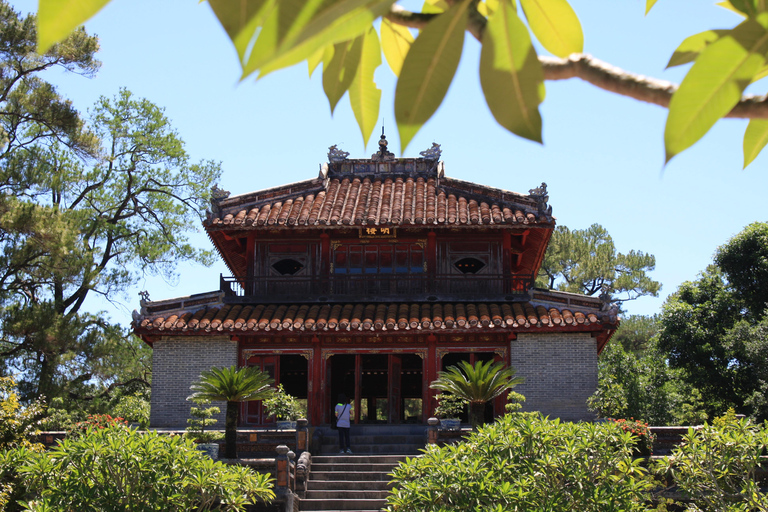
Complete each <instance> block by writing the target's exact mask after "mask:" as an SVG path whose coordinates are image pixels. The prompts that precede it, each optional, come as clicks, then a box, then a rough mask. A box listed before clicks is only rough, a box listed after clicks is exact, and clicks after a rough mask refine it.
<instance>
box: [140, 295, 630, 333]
mask: <svg viewBox="0 0 768 512" xmlns="http://www.w3.org/2000/svg"><path fill="white" fill-rule="evenodd" d="M616 323H617V318H616V316H615V311H613V310H612V311H610V312H601V311H596V310H591V309H590V308H583V309H577V308H573V307H554V306H547V305H542V304H538V305H536V304H535V303H530V302H523V303H520V302H514V303H391V304H372V303H369V304H363V303H357V304H351V303H350V304H291V305H286V304H254V305H241V304H221V303H219V304H211V305H208V306H203V307H200V308H199V309H194V308H189V309H184V308H182V309H177V310H173V311H159V312H157V313H155V314H148V315H145V316H141V315H137V316H136V317H135V319H134V328H135V329H136V331H139V332H141V333H143V334H148V335H149V334H157V335H159V334H181V333H185V334H201V333H211V332H219V333H221V332H232V333H243V332H265V331H393V330H401V331H402V330H419V329H422V330H440V329H476V328H486V329H490V328H515V329H518V330H519V329H536V328H540V329H546V328H552V327H560V328H568V327H574V328H577V327H580V326H585V327H587V326H592V328H593V329H592V330H602V329H603V328H615V326H616Z"/></svg>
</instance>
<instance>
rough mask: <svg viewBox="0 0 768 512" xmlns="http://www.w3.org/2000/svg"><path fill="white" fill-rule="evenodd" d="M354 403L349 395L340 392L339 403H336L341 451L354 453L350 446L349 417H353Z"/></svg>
mask: <svg viewBox="0 0 768 512" xmlns="http://www.w3.org/2000/svg"><path fill="white" fill-rule="evenodd" d="M351 413H352V405H350V403H349V400H348V399H347V395H345V394H344V393H341V394H339V403H337V404H336V428H337V429H338V431H339V453H352V448H351V447H350V446H349V428H350V424H349V418H351V417H352V416H351Z"/></svg>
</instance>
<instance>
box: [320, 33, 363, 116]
mask: <svg viewBox="0 0 768 512" xmlns="http://www.w3.org/2000/svg"><path fill="white" fill-rule="evenodd" d="M333 50H334V51H333V57H331V59H330V60H329V61H327V62H323V90H324V91H325V96H326V97H327V98H328V101H329V102H330V104H331V113H333V111H334V110H335V109H336V105H337V104H338V103H339V100H340V99H341V97H342V96H344V93H345V92H347V89H349V86H350V85H351V84H352V80H354V78H355V74H356V73H357V68H358V66H359V64H360V57H361V56H362V52H363V36H360V37H356V38H355V39H353V40H352V41H345V42H343V43H338V44H336V45H334V48H333Z"/></svg>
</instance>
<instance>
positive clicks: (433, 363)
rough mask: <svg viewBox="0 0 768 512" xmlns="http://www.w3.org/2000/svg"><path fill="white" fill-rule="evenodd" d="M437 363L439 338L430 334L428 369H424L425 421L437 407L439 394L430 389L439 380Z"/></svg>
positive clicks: (423, 414)
mask: <svg viewBox="0 0 768 512" xmlns="http://www.w3.org/2000/svg"><path fill="white" fill-rule="evenodd" d="M437 363H438V361H437V336H435V335H434V334H430V335H429V336H427V360H426V368H425V369H424V370H425V371H424V397H425V400H424V401H423V402H422V403H423V406H422V409H423V412H422V418H424V419H425V420H426V419H427V418H429V417H430V416H432V412H433V411H434V410H435V407H437V400H435V395H436V394H437V392H436V391H435V390H434V389H430V387H429V385H430V384H431V383H432V381H433V380H435V379H436V378H437V370H438V369H437Z"/></svg>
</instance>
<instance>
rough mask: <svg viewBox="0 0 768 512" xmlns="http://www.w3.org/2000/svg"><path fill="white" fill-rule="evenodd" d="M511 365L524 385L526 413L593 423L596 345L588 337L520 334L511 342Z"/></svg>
mask: <svg viewBox="0 0 768 512" xmlns="http://www.w3.org/2000/svg"><path fill="white" fill-rule="evenodd" d="M510 356H511V364H512V366H513V367H515V369H516V370H517V375H518V376H520V377H525V383H524V384H520V385H518V386H517V387H515V391H517V392H519V393H522V394H523V395H525V399H526V400H525V403H524V407H523V409H522V410H523V411H541V412H542V413H544V414H545V415H547V416H549V417H551V418H556V417H557V418H561V419H563V420H569V421H575V420H591V419H594V417H595V415H594V414H593V413H591V412H589V411H588V410H587V403H586V402H587V398H589V397H590V396H591V395H592V393H594V392H595V390H596V389H597V343H596V340H595V338H593V337H592V336H591V335H590V334H589V333H551V334H520V335H518V337H517V340H514V341H512V342H510Z"/></svg>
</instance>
